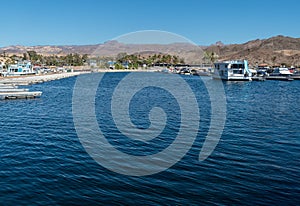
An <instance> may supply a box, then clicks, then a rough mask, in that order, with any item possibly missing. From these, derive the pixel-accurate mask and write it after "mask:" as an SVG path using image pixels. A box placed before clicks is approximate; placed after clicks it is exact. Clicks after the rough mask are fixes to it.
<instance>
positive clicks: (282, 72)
mask: <svg viewBox="0 0 300 206" xmlns="http://www.w3.org/2000/svg"><path fill="white" fill-rule="evenodd" d="M290 75H292V73H291V72H290V70H289V69H288V68H286V67H278V68H275V69H274V71H273V72H272V73H271V74H270V76H290Z"/></svg>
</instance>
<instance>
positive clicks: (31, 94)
mask: <svg viewBox="0 0 300 206" xmlns="http://www.w3.org/2000/svg"><path fill="white" fill-rule="evenodd" d="M79 74H80V72H70V73H55V74H47V75H28V76H18V77H9V78H1V79H0V99H2V100H3V99H31V98H36V97H40V96H41V95H42V92H41V91H29V89H25V88H18V86H26V85H31V84H37V83H43V82H47V81H53V80H58V79H63V78H68V77H72V76H77V75H79Z"/></svg>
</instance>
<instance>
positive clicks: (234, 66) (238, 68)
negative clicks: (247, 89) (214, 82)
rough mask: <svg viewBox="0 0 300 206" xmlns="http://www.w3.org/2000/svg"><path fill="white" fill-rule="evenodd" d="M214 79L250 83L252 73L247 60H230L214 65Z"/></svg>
mask: <svg viewBox="0 0 300 206" xmlns="http://www.w3.org/2000/svg"><path fill="white" fill-rule="evenodd" d="M214 66H215V68H214V73H213V78H214V79H222V80H226V81H251V80H252V79H251V77H252V73H251V71H250V69H249V68H248V61H247V60H230V61H223V62H216V63H214Z"/></svg>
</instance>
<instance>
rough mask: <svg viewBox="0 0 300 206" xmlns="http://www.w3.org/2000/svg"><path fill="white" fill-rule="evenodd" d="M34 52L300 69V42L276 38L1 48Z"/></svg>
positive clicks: (8, 52)
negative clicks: (210, 59)
mask: <svg viewBox="0 0 300 206" xmlns="http://www.w3.org/2000/svg"><path fill="white" fill-rule="evenodd" d="M30 50H34V51H36V52H37V53H39V54H42V55H45V56H48V55H58V56H61V55H66V54H70V53H78V54H89V55H90V56H106V57H116V56H117V55H118V54H119V53H127V54H133V53H147V52H149V53H150V54H151V53H166V54H171V55H178V56H179V57H181V58H184V59H185V60H186V62H188V63H200V62H202V61H203V57H204V56H205V55H204V53H206V54H214V55H215V57H216V58H215V60H230V59H247V60H249V62H250V64H252V65H256V64H262V63H266V64H269V65H275V64H277V65H280V64H286V65H289V66H290V65H294V66H300V38H291V37H286V36H276V37H272V38H269V39H256V40H252V41H249V42H246V43H243V44H229V45H224V44H222V43H221V42H217V43H216V44H213V45H210V46H195V45H192V44H189V43H173V44H166V45H164V44H123V43H120V42H117V41H108V42H105V43H103V44H96V45H67V46H8V47H2V48H0V53H1V54H2V55H3V54H5V55H13V54H15V55H22V54H23V53H26V52H27V51H30Z"/></svg>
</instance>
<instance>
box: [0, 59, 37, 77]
mask: <svg viewBox="0 0 300 206" xmlns="http://www.w3.org/2000/svg"><path fill="white" fill-rule="evenodd" d="M29 74H35V71H33V68H32V65H31V62H27V63H18V64H12V65H10V66H8V68H7V71H6V72H2V73H1V75H2V76H22V75H29Z"/></svg>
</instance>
